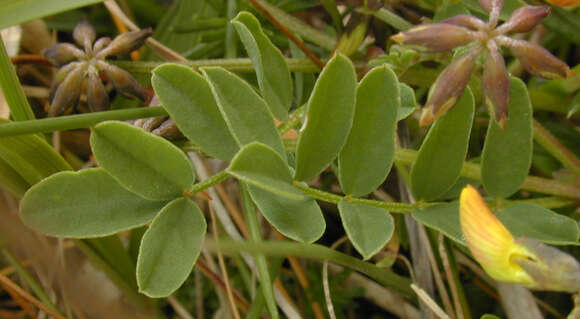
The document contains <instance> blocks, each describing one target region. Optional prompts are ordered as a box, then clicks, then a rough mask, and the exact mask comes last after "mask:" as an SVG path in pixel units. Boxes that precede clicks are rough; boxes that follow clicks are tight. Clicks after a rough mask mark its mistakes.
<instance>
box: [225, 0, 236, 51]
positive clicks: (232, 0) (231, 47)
mask: <svg viewBox="0 0 580 319" xmlns="http://www.w3.org/2000/svg"><path fill="white" fill-rule="evenodd" d="M237 11H238V0H228V1H227V13H226V14H227V16H228V18H227V20H228V21H230V20H231V19H233V18H234V16H235V15H236V12H237ZM224 46H225V54H224V57H225V58H226V59H232V58H235V57H237V56H238V39H237V37H236V32H235V30H234V25H233V24H231V23H226V39H225V45H224Z"/></svg>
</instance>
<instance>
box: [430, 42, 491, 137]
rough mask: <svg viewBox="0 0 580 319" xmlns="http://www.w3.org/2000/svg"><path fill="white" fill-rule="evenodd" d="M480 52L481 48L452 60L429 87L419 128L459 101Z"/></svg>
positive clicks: (478, 47)
mask: <svg viewBox="0 0 580 319" xmlns="http://www.w3.org/2000/svg"><path fill="white" fill-rule="evenodd" d="M480 52H481V46H477V47H474V48H472V49H471V50H469V51H468V52H466V53H464V54H462V55H460V56H459V57H457V58H456V59H455V60H453V62H451V64H449V65H448V66H447V67H446V68H445V70H443V72H441V74H439V77H438V78H437V80H435V83H433V86H431V89H430V91H429V97H428V98H427V103H426V104H425V107H424V108H423V113H422V114H421V120H420V122H419V123H420V125H421V126H424V125H428V124H430V123H432V122H433V121H435V120H436V119H437V118H439V117H440V116H442V115H443V114H445V113H446V112H447V111H448V110H449V109H450V108H452V107H453V106H454V105H455V104H456V103H457V101H459V98H460V97H461V94H463V90H465V86H466V85H467V82H469V77H470V76H471V72H473V68H474V67H475V60H476V58H477V56H478V55H479V53H480Z"/></svg>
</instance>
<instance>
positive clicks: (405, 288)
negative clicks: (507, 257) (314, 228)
mask: <svg viewBox="0 0 580 319" xmlns="http://www.w3.org/2000/svg"><path fill="white" fill-rule="evenodd" d="M205 244H206V245H207V247H208V248H209V250H211V251H217V250H218V249H219V250H220V251H221V252H222V253H224V254H237V253H240V252H249V253H253V254H265V255H268V256H284V257H286V256H297V257H303V258H310V259H317V260H326V261H329V262H332V263H335V264H339V265H342V266H345V267H348V268H350V269H353V270H356V271H358V272H361V273H363V274H366V275H367V276H369V277H371V278H372V279H374V280H376V281H377V282H379V283H381V284H383V285H385V286H390V287H393V288H394V289H395V290H397V291H398V292H400V293H402V294H405V295H407V296H411V295H412V291H411V288H410V284H411V281H410V280H409V279H408V278H405V277H402V276H399V275H397V274H395V273H394V272H392V271H390V270H388V269H385V268H379V267H377V266H375V265H374V264H371V263H368V262H364V261H362V260H360V259H357V258H355V257H351V256H349V255H346V254H343V253H341V252H338V251H336V250H332V249H330V248H328V247H325V246H322V245H318V244H304V243H294V242H280V241H263V242H248V241H231V240H220V242H219V247H218V244H216V242H215V241H213V240H211V239H206V240H205Z"/></svg>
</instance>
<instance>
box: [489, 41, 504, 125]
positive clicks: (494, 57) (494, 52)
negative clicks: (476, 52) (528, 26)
mask: <svg viewBox="0 0 580 319" xmlns="http://www.w3.org/2000/svg"><path fill="white" fill-rule="evenodd" d="M487 46H488V52H487V58H486V60H485V67H484V69H483V96H484V100H485V105H486V106H487V109H488V111H489V113H490V114H491V115H492V117H493V118H494V119H495V121H496V122H497V123H498V124H499V126H501V127H502V128H503V129H505V127H506V123H507V117H508V105H509V99H510V81H509V77H508V74H507V71H506V68H505V61H504V59H503V56H502V55H501V54H500V53H499V50H498V48H497V45H496V44H495V42H494V41H493V40H490V41H489V42H488V44H487Z"/></svg>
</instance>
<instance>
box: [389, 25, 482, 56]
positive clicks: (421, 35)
mask: <svg viewBox="0 0 580 319" xmlns="http://www.w3.org/2000/svg"><path fill="white" fill-rule="evenodd" d="M391 39H393V40H394V41H396V42H398V43H402V44H411V45H416V46H419V47H420V48H422V49H426V50H427V51H430V52H443V51H448V50H451V49H453V48H456V47H458V46H462V45H466V44H468V43H470V42H472V41H474V40H476V39H477V34H476V33H475V32H473V31H470V30H468V29H466V28H464V27H460V26H456V25H453V24H449V23H434V24H425V25H420V26H417V27H414V28H411V29H409V30H408V31H405V32H400V33H397V34H396V35H394V36H392V37H391Z"/></svg>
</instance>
